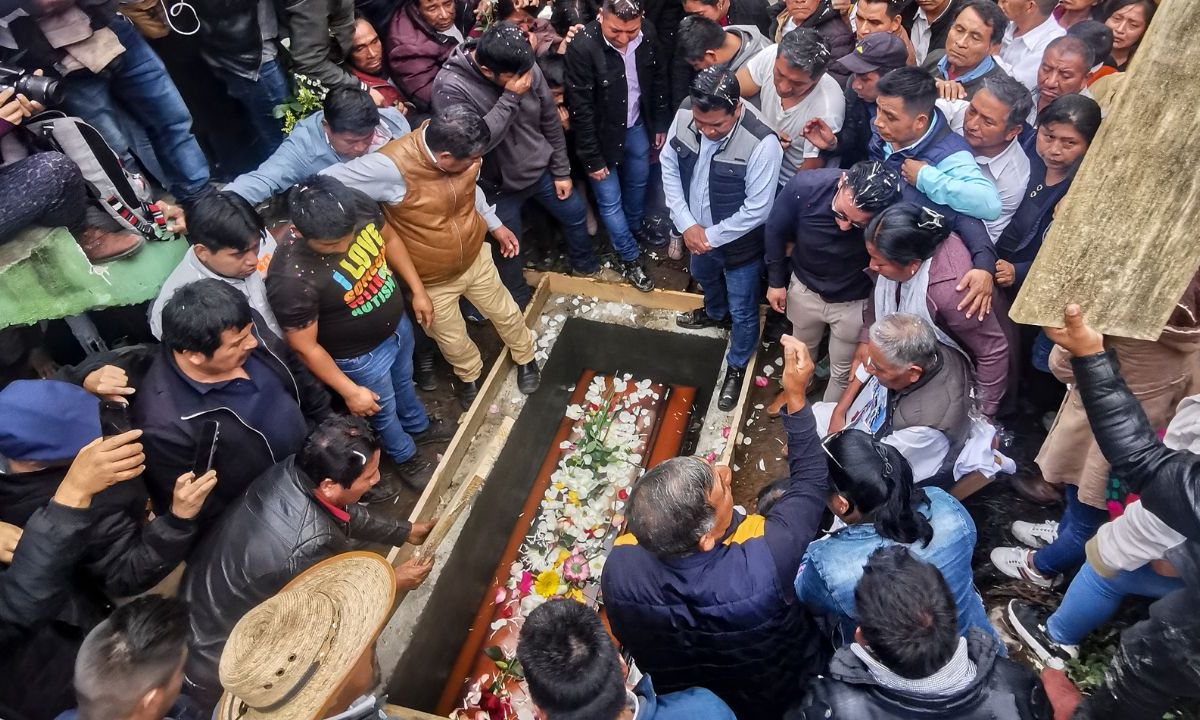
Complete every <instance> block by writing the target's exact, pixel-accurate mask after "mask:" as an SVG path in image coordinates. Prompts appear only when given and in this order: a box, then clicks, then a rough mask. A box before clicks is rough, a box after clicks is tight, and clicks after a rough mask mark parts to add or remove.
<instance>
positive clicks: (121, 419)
mask: <svg viewBox="0 0 1200 720" xmlns="http://www.w3.org/2000/svg"><path fill="white" fill-rule="evenodd" d="M132 429H133V423H131V422H129V406H128V405H126V404H125V403H122V402H114V401H112V400H102V401H100V434H101V435H103V436H104V437H112V436H113V435H120V434H121V433H124V432H129V431H130V430H132Z"/></svg>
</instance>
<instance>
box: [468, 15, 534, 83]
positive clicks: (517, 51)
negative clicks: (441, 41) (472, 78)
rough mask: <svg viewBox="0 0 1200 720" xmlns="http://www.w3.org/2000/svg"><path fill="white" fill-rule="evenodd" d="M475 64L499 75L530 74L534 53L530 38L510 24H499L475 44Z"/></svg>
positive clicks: (484, 33) (492, 27) (486, 31)
mask: <svg viewBox="0 0 1200 720" xmlns="http://www.w3.org/2000/svg"><path fill="white" fill-rule="evenodd" d="M475 62H477V63H479V67H481V68H487V69H488V70H490V71H492V72H493V73H495V74H497V75H502V74H504V73H516V74H518V75H520V74H522V73H525V72H528V71H529V69H530V68H532V67H533V62H534V53H533V48H532V47H530V46H529V38H528V37H526V35H525V33H524V32H523V31H522V30H521V28H519V27H517V26H516V25H514V24H513V23H510V22H499V23H496V24H495V25H492V26H491V27H490V28H488V29H487V30H485V31H484V32H483V35H482V36H481V37H480V38H479V40H478V41H476V43H475Z"/></svg>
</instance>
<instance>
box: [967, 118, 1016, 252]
mask: <svg viewBox="0 0 1200 720" xmlns="http://www.w3.org/2000/svg"><path fill="white" fill-rule="evenodd" d="M975 162H977V163H979V169H980V170H982V171H983V176H984V177H986V178H987V179H988V180H991V181H992V183H993V184H994V185H995V186H996V191H997V192H999V193H1000V217H998V218H996V219H995V220H984V221H983V226H984V227H986V228H987V231H988V237H990V238H991V239H992V242H993V243H995V242H996V241H997V240H999V239H1000V233H1002V232H1004V228H1006V227H1008V223H1009V221H1010V220H1012V216H1013V213H1015V212H1016V211H1017V208H1018V207H1019V206H1020V205H1021V201H1022V200H1024V199H1025V186H1026V184H1027V183H1028V182H1029V158H1028V157H1026V156H1025V151H1024V150H1023V149H1021V143H1020V142H1019V141H1018V140H1017V139H1016V138H1013V141H1012V142H1010V143H1009V144H1008V147H1006V148H1004V150H1003V151H1001V152H1000V154H999V155H996V156H995V157H984V156H982V155H976V156H975Z"/></svg>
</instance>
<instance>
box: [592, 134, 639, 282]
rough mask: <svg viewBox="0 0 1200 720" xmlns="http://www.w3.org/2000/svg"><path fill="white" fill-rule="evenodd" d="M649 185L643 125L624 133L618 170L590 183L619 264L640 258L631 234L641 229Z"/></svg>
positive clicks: (610, 169) (609, 170) (609, 171)
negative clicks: (621, 156) (623, 151)
mask: <svg viewBox="0 0 1200 720" xmlns="http://www.w3.org/2000/svg"><path fill="white" fill-rule="evenodd" d="M649 181H650V135H649V134H648V131H647V130H646V126H645V125H634V126H633V127H631V128H628V129H627V130H626V131H625V156H624V157H623V158H622V160H621V164H620V166H618V167H615V168H614V167H610V168H609V169H608V177H606V178H604V179H603V180H590V182H591V183H592V192H593V193H594V194H595V196H596V204H597V205H598V206H600V219H601V220H602V221H603V222H604V229H605V230H607V231H608V238H609V241H610V242H612V246H613V249H614V250H616V251H617V254H618V255H620V256H621V259H622V260H637V259H638V256H639V255H640V254H641V252H640V251H639V250H638V244H637V240H636V239H635V238H634V237H633V232H634V231H635V230H639V229H641V227H642V217H643V216H644V215H645V214H646V185H647V184H648V183H649Z"/></svg>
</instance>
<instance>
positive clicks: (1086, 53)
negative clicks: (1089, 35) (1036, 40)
mask: <svg viewBox="0 0 1200 720" xmlns="http://www.w3.org/2000/svg"><path fill="white" fill-rule="evenodd" d="M1051 50H1058V51H1059V52H1064V53H1066V54H1068V55H1078V56H1079V57H1081V58H1083V71H1084V72H1087V71H1088V70H1091V69H1092V66H1093V65H1095V64H1096V56H1095V54H1093V51H1092V46H1091V45H1090V44H1088V43H1087V42H1085V41H1084V39H1083V38H1081V37H1077V36H1075V35H1060V36H1059V37H1056V38H1054V39H1053V40H1051V41H1050V42H1049V43H1047V44H1046V49H1045V50H1044V51H1043V52H1042V55H1043V56H1044V55H1045V54H1046V53H1047V52H1050V51H1051Z"/></svg>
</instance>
